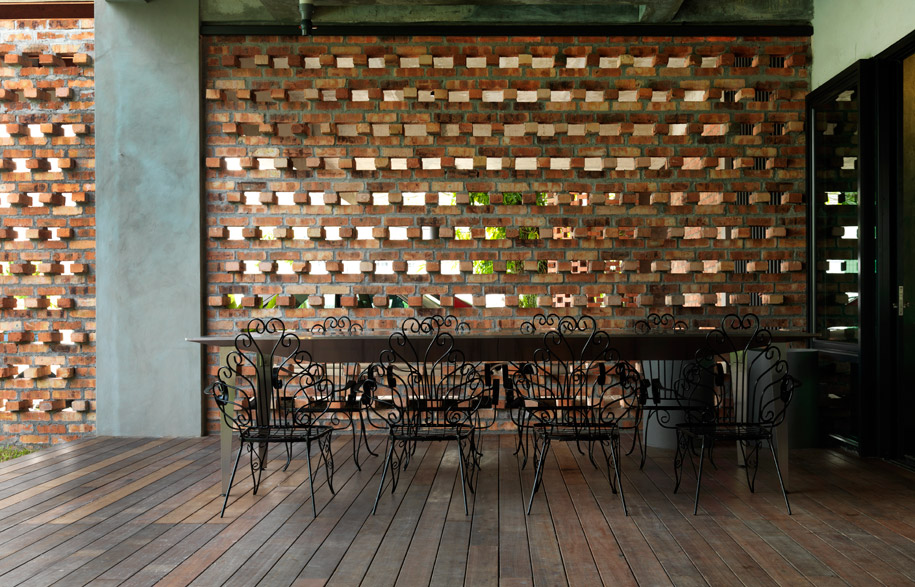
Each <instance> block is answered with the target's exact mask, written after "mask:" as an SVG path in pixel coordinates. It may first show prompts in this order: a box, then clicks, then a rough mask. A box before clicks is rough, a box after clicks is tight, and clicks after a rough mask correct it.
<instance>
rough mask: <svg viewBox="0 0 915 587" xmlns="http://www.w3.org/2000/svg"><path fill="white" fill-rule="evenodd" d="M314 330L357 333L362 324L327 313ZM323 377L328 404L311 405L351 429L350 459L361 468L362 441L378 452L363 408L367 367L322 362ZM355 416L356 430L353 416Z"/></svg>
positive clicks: (367, 393)
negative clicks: (371, 443) (371, 444)
mask: <svg viewBox="0 0 915 587" xmlns="http://www.w3.org/2000/svg"><path fill="white" fill-rule="evenodd" d="M311 332H312V333H313V334H319V335H329V336H333V334H334V333H347V334H358V333H360V332H362V325H361V324H358V323H356V322H353V321H352V320H350V319H349V318H348V317H347V316H328V317H327V318H325V319H324V322H322V323H320V324H315V325H314V326H312V327H311ZM321 368H322V369H323V370H324V374H323V375H324V379H326V380H327V383H328V386H329V390H328V397H329V399H330V402H329V404H327V405H323V404H321V403H319V402H313V403H312V404H311V406H310V408H311V409H314V410H316V411H319V412H324V413H326V414H327V416H328V417H327V418H326V419H325V423H327V424H329V425H330V426H332V427H333V428H334V430H346V429H347V428H349V429H351V430H352V433H353V461H354V462H355V463H356V468H357V469H358V470H360V471H361V470H362V467H361V465H360V464H359V452H360V449H361V448H362V445H363V444H365V450H367V451H368V452H369V454H370V455H372V456H376V457H377V456H378V453H376V452H374V451H373V450H372V447H371V446H369V441H368V437H367V436H366V431H365V417H364V411H365V408H367V407H368V404H369V402H370V401H371V390H370V389H369V388H370V387H371V386H372V385H373V384H372V383H370V382H369V380H368V368H367V366H366V367H363V365H361V364H360V363H358V362H346V363H324V364H322V365H321ZM357 419H358V421H359V423H358V428H359V429H358V431H357V430H356V428H357V425H356V420H357Z"/></svg>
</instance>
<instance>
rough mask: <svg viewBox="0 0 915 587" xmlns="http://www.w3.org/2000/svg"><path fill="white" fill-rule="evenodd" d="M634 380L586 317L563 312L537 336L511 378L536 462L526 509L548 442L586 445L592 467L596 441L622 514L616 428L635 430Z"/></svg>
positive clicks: (632, 371) (636, 394) (633, 372)
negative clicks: (539, 344) (540, 341)
mask: <svg viewBox="0 0 915 587" xmlns="http://www.w3.org/2000/svg"><path fill="white" fill-rule="evenodd" d="M576 335H580V336H576ZM640 382H641V378H640V376H639V373H638V371H636V370H635V368H634V367H633V366H632V365H631V364H629V363H628V362H626V361H623V360H621V359H620V357H619V353H618V352H617V351H616V350H615V349H613V348H612V347H611V346H610V338H609V336H608V335H607V333H606V332H604V331H603V330H599V329H598V328H597V323H596V322H595V320H594V318H592V317H590V316H582V317H581V318H578V319H576V318H574V317H571V316H564V317H562V318H560V319H559V321H558V323H556V324H555V325H554V327H553V328H552V329H551V330H549V331H548V332H546V333H545V334H544V335H543V346H542V347H541V348H538V349H537V350H536V351H535V353H534V359H533V360H532V361H530V362H529V363H526V364H525V365H524V366H522V368H520V369H517V370H516V371H515V381H514V390H515V391H516V392H517V393H518V395H519V396H520V398H521V399H522V401H523V402H524V409H525V411H526V412H527V414H528V415H527V419H528V426H529V430H530V433H531V434H532V435H533V437H534V459H535V461H536V463H537V468H536V470H535V472H534V483H533V487H532V489H531V496H530V499H529V501H528V505H527V513H530V511H531V506H532V505H533V503H534V495H535V494H536V493H537V491H538V490H539V489H540V485H541V483H542V480H543V468H544V462H545V461H546V457H547V454H548V453H549V449H550V444H551V443H552V442H554V441H565V442H575V443H576V444H578V445H581V444H583V443H584V444H587V446H588V453H587V454H588V458H589V459H590V460H591V462H592V464H594V466H595V467H596V466H597V463H596V462H595V460H594V450H595V445H597V446H600V449H601V452H602V453H603V456H604V460H605V462H606V466H607V477H608V480H609V482H610V487H611V489H612V490H613V492H614V493H619V496H620V499H621V501H622V503H623V511H624V512H625V513H626V514H627V515H628V509H627V507H626V497H625V495H624V493H623V486H622V480H621V474H620V458H621V456H622V453H621V452H620V432H621V430H624V429H631V430H637V429H638V425H639V415H640V411H639V405H638V397H639V391H640V389H641V383H640Z"/></svg>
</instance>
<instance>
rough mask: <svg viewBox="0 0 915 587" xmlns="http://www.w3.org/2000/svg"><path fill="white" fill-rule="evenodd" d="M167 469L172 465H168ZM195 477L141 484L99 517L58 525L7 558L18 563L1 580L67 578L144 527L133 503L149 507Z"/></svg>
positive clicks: (183, 476) (181, 476)
mask: <svg viewBox="0 0 915 587" xmlns="http://www.w3.org/2000/svg"><path fill="white" fill-rule="evenodd" d="M179 462H180V461H179ZM163 468H164V469H168V468H169V467H168V465H166V466H165V467H163ZM185 473H186V472H185ZM161 478H162V479H165V478H166V477H161ZM192 479H193V478H192V477H191V480H192ZM191 480H189V479H188V475H186V474H185V475H175V476H173V478H172V479H170V480H169V481H168V482H163V483H161V484H158V485H155V484H149V483H147V484H145V485H144V486H143V487H138V488H137V489H136V491H134V492H132V493H131V494H130V495H129V496H124V498H122V499H120V500H118V501H117V502H116V504H115V502H112V503H111V504H108V505H107V506H104V507H103V508H100V510H101V511H104V510H107V511H106V512H105V515H104V516H102V518H101V519H99V520H93V519H91V518H90V517H88V516H81V517H80V518H78V520H79V521H76V522H74V523H72V524H68V525H59V526H52V527H54V528H57V531H56V532H54V533H53V534H52V535H50V536H48V537H47V538H46V539H45V540H42V541H40V542H37V543H35V544H34V545H33V547H32V548H29V549H26V550H23V551H20V553H18V556H14V557H7V558H6V559H4V561H3V563H4V565H9V564H10V563H14V564H13V565H12V568H10V570H9V571H8V572H4V574H3V575H2V579H0V581H4V582H6V583H8V584H18V583H19V582H21V581H24V580H30V581H34V582H36V583H37V584H49V583H52V582H54V581H55V580H57V579H62V578H64V577H65V576H66V575H67V573H68V571H70V570H73V569H75V568H79V567H80V566H82V565H83V564H84V563H85V562H86V560H85V558H86V556H87V555H88V554H92V553H95V554H97V553H98V550H106V549H107V548H106V546H107V547H110V546H112V545H115V544H117V543H119V542H120V541H121V540H122V539H125V538H127V537H129V536H130V535H131V534H133V533H135V532H136V531H137V530H138V529H140V528H142V527H143V526H142V524H130V522H131V520H133V519H134V518H136V516H137V515H139V513H140V512H141V511H142V509H141V508H136V507H132V506H135V505H136V504H138V503H142V504H144V507H145V505H147V504H149V505H154V504H157V503H160V502H161V501H162V500H164V499H166V498H167V497H169V496H170V495H173V494H174V493H175V492H177V491H179V490H180V489H181V488H182V487H184V486H185V485H186V484H187V483H189V482H191ZM90 545H93V546H92V547H90ZM50 546H53V549H51V550H48V547H50ZM96 549H98V550H96ZM95 554H93V556H95ZM17 559H18V560H17ZM51 563H53V564H51ZM4 570H5V569H4ZM101 570H106V569H100V571H101Z"/></svg>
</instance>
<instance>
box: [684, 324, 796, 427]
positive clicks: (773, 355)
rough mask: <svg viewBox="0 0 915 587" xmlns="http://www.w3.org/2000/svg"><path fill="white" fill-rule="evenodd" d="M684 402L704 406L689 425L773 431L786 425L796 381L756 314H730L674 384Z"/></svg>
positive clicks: (707, 338) (694, 413) (713, 331)
mask: <svg viewBox="0 0 915 587" xmlns="http://www.w3.org/2000/svg"><path fill="white" fill-rule="evenodd" d="M679 383H680V385H679V391H680V393H681V394H682V395H683V397H684V398H686V399H689V400H692V401H694V402H695V401H704V402H705V406H706V407H705V409H703V410H699V411H694V412H692V416H691V417H692V418H693V419H694V421H699V422H704V423H713V422H714V423H718V424H748V425H758V426H766V427H773V426H778V425H779V424H781V422H782V421H783V420H784V419H785V412H786V409H787V407H788V404H789V403H790V402H791V398H792V396H793V395H794V388H795V384H796V381H795V379H794V378H793V377H791V375H790V374H789V373H788V362H787V361H786V360H784V359H783V358H782V356H781V350H780V349H779V347H778V346H777V345H774V344H773V343H772V333H771V332H770V331H769V330H768V329H766V328H763V327H762V326H761V325H760V322H759V317H758V316H756V315H755V314H745V315H744V316H739V315H737V314H729V315H727V316H725V317H724V318H722V320H721V324H720V325H719V326H718V327H716V328H715V329H714V330H711V331H710V332H709V333H708V335H707V336H706V338H705V342H704V344H703V345H702V347H701V348H700V349H699V350H698V351H696V355H695V360H694V361H692V362H691V363H690V364H689V365H688V366H687V368H685V369H684V373H683V378H682V380H681V381H680V382H679Z"/></svg>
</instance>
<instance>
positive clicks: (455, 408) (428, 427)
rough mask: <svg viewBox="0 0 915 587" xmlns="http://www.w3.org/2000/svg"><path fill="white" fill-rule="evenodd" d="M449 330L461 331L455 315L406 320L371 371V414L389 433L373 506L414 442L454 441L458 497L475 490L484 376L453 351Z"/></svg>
mask: <svg viewBox="0 0 915 587" xmlns="http://www.w3.org/2000/svg"><path fill="white" fill-rule="evenodd" d="M449 330H455V331H456V332H457V331H460V328H459V324H458V321H457V319H456V318H455V317H454V316H438V315H436V316H430V317H427V318H424V319H422V320H418V319H416V318H408V319H407V320H405V321H404V322H403V324H401V326H400V328H399V330H397V331H396V332H394V333H393V334H392V335H391V336H390V338H389V343H388V348H387V349H386V350H385V351H384V352H382V354H381V358H380V361H379V362H378V363H377V364H375V365H373V366H372V376H371V379H372V380H373V381H374V382H375V383H376V387H375V389H374V393H373V398H372V403H371V407H370V414H373V424H374V423H375V421H376V420H377V421H378V422H379V425H382V426H386V427H387V429H388V439H387V445H386V448H385V459H384V466H383V467H384V468H383V469H382V475H381V483H380V484H379V486H378V493H377V495H376V497H375V504H374V505H373V506H372V513H373V514H374V513H375V510H376V509H377V507H378V501H379V499H380V498H381V493H382V490H383V489H384V484H385V480H386V477H387V474H388V471H389V470H390V474H391V491H392V492H393V491H394V490H395V489H396V488H397V482H398V479H399V476H400V470H401V469H403V468H406V467H407V466H408V465H409V462H410V459H411V457H412V456H413V454H414V453H415V451H416V446H417V444H418V443H419V442H431V441H455V442H456V443H457V445H458V449H459V451H460V459H459V461H458V464H459V470H460V474H461V480H462V483H461V493H462V496H463V498H464V513H465V514H466V513H468V508H467V489H469V490H470V491H471V492H472V491H474V488H475V486H476V477H477V471H478V470H479V467H480V463H479V457H480V452H479V447H478V446H477V443H478V427H479V418H478V414H477V412H478V410H479V408H480V406H481V404H482V402H483V400H484V396H485V394H486V391H487V389H486V385H485V381H484V377H483V375H482V374H481V373H480V371H479V369H478V368H477V366H476V365H474V364H471V363H468V362H467V361H466V360H465V359H464V353H463V352H462V351H461V350H459V349H456V348H455V339H454V335H453V334H452V332H450V331H449Z"/></svg>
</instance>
